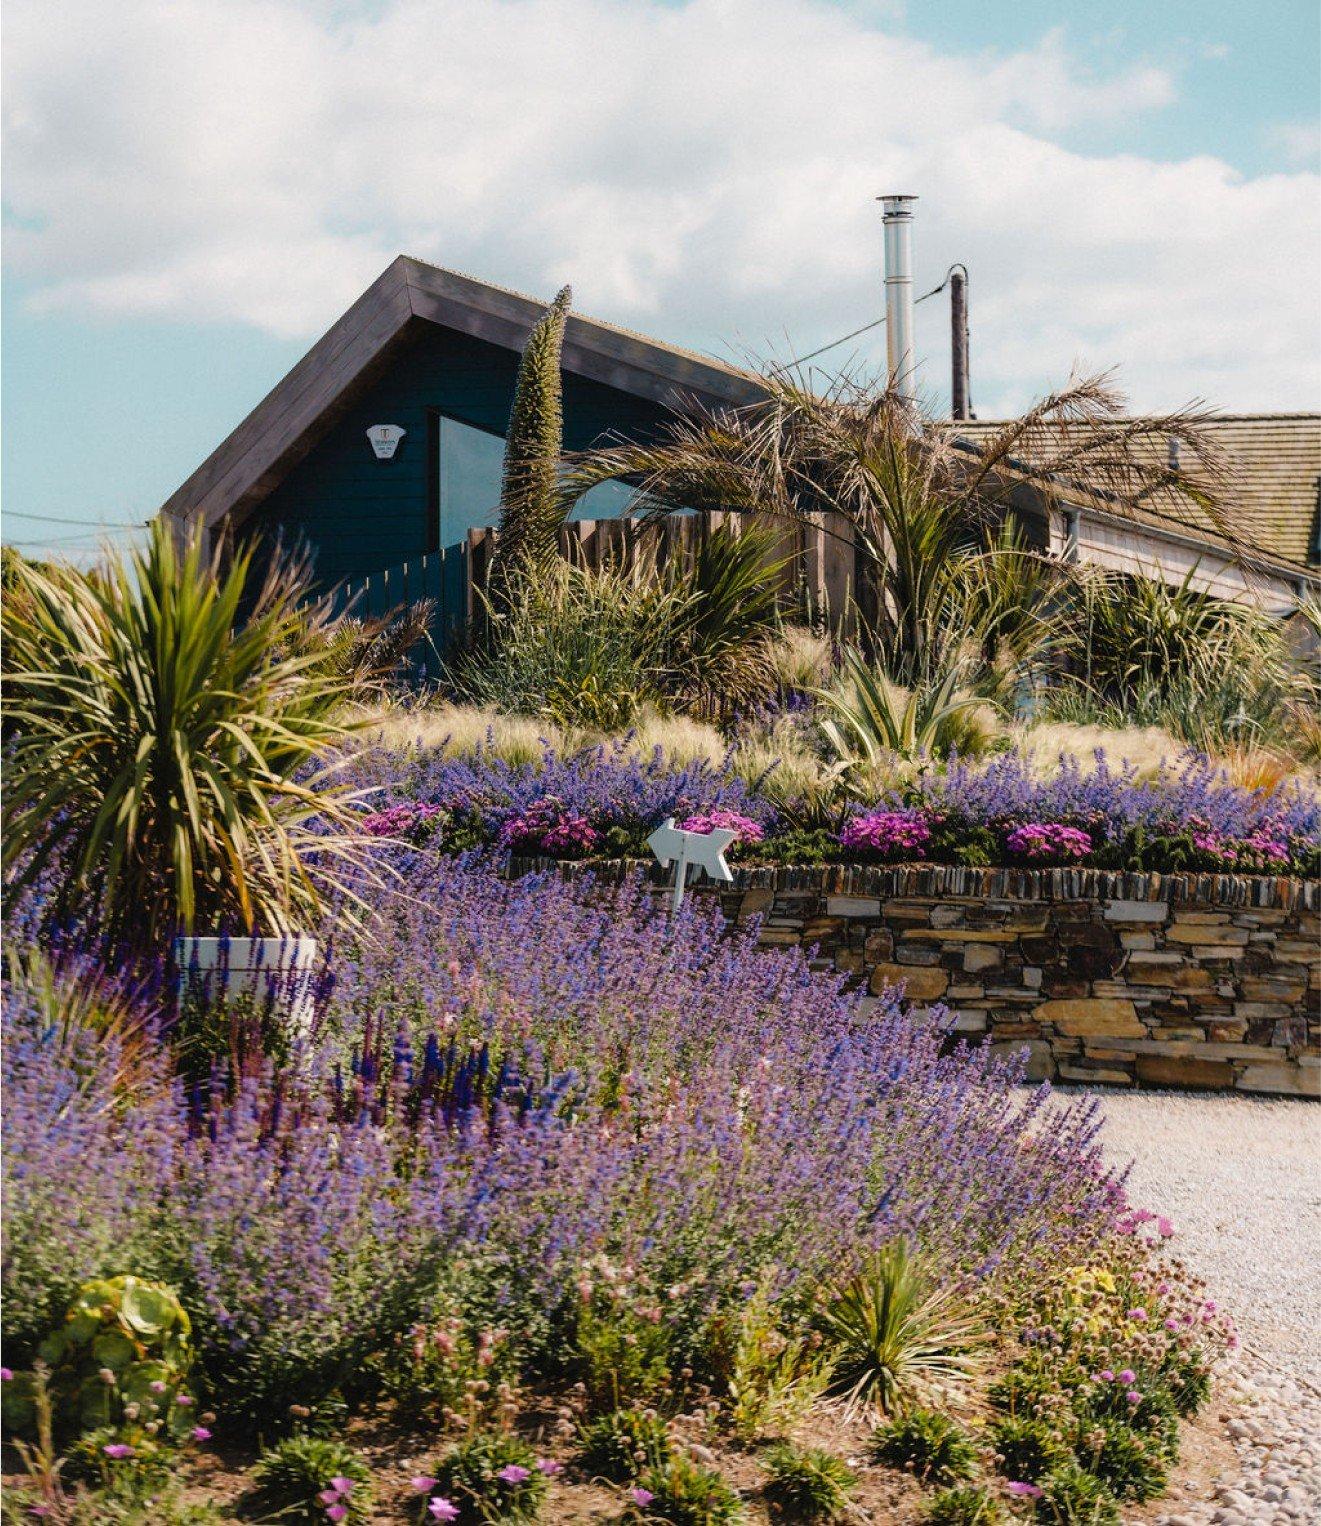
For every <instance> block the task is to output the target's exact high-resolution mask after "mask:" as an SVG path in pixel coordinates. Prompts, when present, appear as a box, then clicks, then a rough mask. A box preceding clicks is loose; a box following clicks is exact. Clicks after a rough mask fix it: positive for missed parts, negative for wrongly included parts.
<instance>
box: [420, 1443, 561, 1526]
mask: <svg viewBox="0 0 1321 1526" xmlns="http://www.w3.org/2000/svg"><path fill="white" fill-rule="evenodd" d="M537 1462H538V1459H537V1454H536V1453H535V1452H534V1451H533V1450H532V1448H531V1447H530V1446H529V1445H528V1444H527V1442H525V1441H523V1440H522V1439H521V1438H520V1437H518V1436H511V1435H498V1434H496V1433H494V1432H491V1431H479V1432H478V1433H477V1434H476V1435H473V1436H468V1437H467V1438H465V1439H464V1440H463V1441H461V1442H459V1443H458V1445H457V1446H454V1447H452V1448H451V1449H450V1450H449V1451H448V1452H447V1453H446V1454H445V1456H444V1457H442V1458H441V1459H440V1461H439V1462H438V1463H437V1464H436V1465H435V1467H434V1468H433V1469H432V1470H431V1471H432V1472H433V1473H434V1475H435V1479H436V1483H435V1488H434V1491H433V1492H434V1493H435V1494H438V1495H440V1496H441V1497H442V1498H444V1499H448V1500H451V1501H452V1502H453V1503H454V1504H455V1505H457V1506H458V1507H459V1510H460V1511H461V1512H463V1511H466V1510H467V1509H468V1507H471V1510H472V1512H473V1514H474V1515H475V1516H476V1517H477V1518H478V1519H479V1520H482V1521H508V1522H513V1523H519V1522H525V1521H535V1520H536V1518H537V1516H538V1515H539V1514H540V1511H541V1506H542V1503H543V1501H544V1500H545V1498H546V1490H547V1488H548V1484H547V1481H546V1475H545V1474H544V1473H543V1472H542V1471H541V1469H540V1468H539V1467H538V1466H537ZM459 1518H460V1519H461V1520H463V1519H466V1515H462V1514H461V1515H460V1517H459Z"/></svg>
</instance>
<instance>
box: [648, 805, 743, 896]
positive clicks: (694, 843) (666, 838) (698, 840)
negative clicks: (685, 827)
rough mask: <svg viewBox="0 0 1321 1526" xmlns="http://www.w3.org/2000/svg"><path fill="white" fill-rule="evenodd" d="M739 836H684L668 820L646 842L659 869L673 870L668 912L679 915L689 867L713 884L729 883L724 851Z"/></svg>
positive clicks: (719, 831) (722, 830)
mask: <svg viewBox="0 0 1321 1526" xmlns="http://www.w3.org/2000/svg"><path fill="white" fill-rule="evenodd" d="M737 836H738V833H737V832H731V831H729V830H728V828H726V827H715V828H714V829H713V830H712V831H710V832H684V831H681V830H680V828H678V827H676V826H675V824H674V817H673V816H669V817H667V818H666V819H665V821H663V822H662V823H661V825H660V826H658V827H657V828H656V830H655V831H654V832H653V833H652V834H651V836H650V837H649V838H648V839H647V846H648V847H649V848H650V849H651V851H652V852H653V853H654V854H655V855H656V859H657V861H658V862H659V863H660V864H661V866H662V867H665V866H667V865H669V864H673V865H674V866H675V870H674V900H673V901H672V902H671V909H672V910H674V911H678V909H679V907H680V905H681V903H682V902H683V890H684V884H685V882H686V880H687V878H688V865H689V864H695V865H696V866H697V867H698V868H699V869H705V870H706V872H707V873H708V874H709V875H710V876H711V878H712V879H713V880H725V881H729V880H732V879H733V878H734V876H733V875H732V874H731V873H730V872H729V865H728V864H727V863H726V862H725V849H726V848H727V847H729V845H730V843H732V842H733V841H734V839H735V838H736V837H737Z"/></svg>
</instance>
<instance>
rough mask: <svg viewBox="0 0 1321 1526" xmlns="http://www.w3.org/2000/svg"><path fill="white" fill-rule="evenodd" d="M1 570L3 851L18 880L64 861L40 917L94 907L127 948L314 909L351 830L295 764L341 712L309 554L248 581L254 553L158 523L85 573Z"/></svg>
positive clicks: (335, 734)
mask: <svg viewBox="0 0 1321 1526" xmlns="http://www.w3.org/2000/svg"><path fill="white" fill-rule="evenodd" d="M14 577H15V584H14V588H13V590H12V592H11V595H10V597H9V598H8V599H7V600H6V601H5V607H4V612H3V633H4V647H5V650H4V695H5V712H6V717H7V719H8V721H9V723H10V724H11V726H12V728H13V735H12V738H11V741H10V746H9V757H8V760H7V770H6V789H5V798H4V808H3V822H4V836H5V841H4V865H5V869H6V871H7V874H8V876H9V878H10V882H11V885H20V886H21V885H24V884H27V883H31V882H34V881H37V880H39V879H41V878H42V876H43V875H44V874H45V872H46V871H47V869H48V868H50V869H52V870H53V871H55V872H56V873H57V875H58V884H57V888H56V889H55V891H54V893H53V894H50V895H49V896H48V897H47V898H46V899H45V901H44V903H43V907H42V922H43V925H44V926H45V927H47V928H52V927H58V926H61V925H63V924H65V923H66V922H67V921H69V920H70V919H73V918H87V919H89V920H90V921H91V922H92V924H93V925H94V926H95V927H96V928H97V929H99V930H100V931H101V932H103V933H104V935H105V936H106V937H107V938H108V940H109V942H110V944H111V946H112V947H115V948H118V949H127V948H132V947H142V946H143V945H146V944H150V943H152V942H155V941H159V940H160V939H162V938H169V937H171V936H172V935H174V934H175V933H177V932H192V931H193V930H194V929H202V930H207V931H210V930H220V929H221V928H223V927H228V928H230V929H231V930H235V931H240V932H248V931H255V932H259V933H271V934H283V933H287V932H290V931H293V930H295V929H298V928H300V927H302V928H306V927H308V926H310V925H312V924H314V923H315V922H316V921H317V919H318V918H319V917H320V915H321V911H322V905H323V896H324V894H325V892H326V891H327V890H328V889H330V888H332V887H335V886H337V885H338V884H339V883H340V881H341V879H342V874H341V872H340V871H342V870H343V869H345V868H346V867H351V866H353V865H357V864H359V863H361V862H362V860H361V857H360V854H361V846H360V845H361V841H362V840H361V839H360V837H359V836H358V834H356V833H353V832H351V831H349V830H348V827H349V813H348V811H347V809H346V806H345V803H344V801H343V799H342V798H341V797H340V796H339V795H338V794H337V793H336V791H335V790H334V789H333V788H332V787H331V785H330V783H329V781H328V780H326V779H325V778H314V777H311V776H310V775H309V772H308V770H309V768H310V766H311V765H314V764H315V763H316V762H317V761H318V760H321V759H323V758H324V757H325V756H326V754H327V753H328V752H329V751H330V750H331V749H332V748H334V747H335V746H336V745H337V744H338V743H340V742H341V741H342V740H343V738H344V737H345V735H346V730H347V723H346V722H345V721H344V720H343V719H342V718H341V703H342V700H343V697H344V693H345V684H344V681H343V680H342V679H340V678H337V677H335V676H333V675H330V674H327V673H326V672H324V671H323V670H320V669H319V666H318V665H319V663H320V652H319V650H318V649H317V648H319V647H320V646H322V645H324V643H321V642H309V640H308V639H307V638H308V632H309V630H310V631H312V632H314V633H315V632H317V631H318V630H321V629H322V628H323V627H324V626H325V625H327V624H328V622H329V615H328V613H327V612H326V611H325V610H324V609H317V608H313V609H312V610H310V611H309V609H308V608H307V605H306V592H307V580H306V570H305V568H304V566H303V565H302V564H300V563H298V562H291V561H286V560H282V559H281V558H279V557H276V558H275V559H274V560H273V561H272V563H271V566H270V569H269V571H268V572H267V574H266V576H265V577H264V578H263V579H262V580H261V581H260V582H258V581H257V580H256V579H254V577H253V575H252V553H251V551H247V550H240V551H237V552H235V553H234V554H233V555H232V556H230V557H228V558H222V554H221V552H220V550H219V549H217V550H216V552H214V553H213V554H212V555H211V556H209V557H208V556H205V555H204V554H203V552H202V550H201V548H200V547H199V546H198V544H197V543H195V542H193V543H189V544H187V545H180V544H178V543H177V542H176V540H175V538H174V537H173V535H172V533H171V531H170V529H169V528H168V527H167V526H166V525H165V524H164V523H163V522H162V521H160V520H157V521H155V522H154V523H153V525H152V527H151V530H150V532H149V534H148V536H147V540H146V544H145V546H143V547H141V548H140V549H134V550H122V551H117V552H115V553H113V554H111V555H110V556H109V557H108V559H107V560H106V561H104V562H103V563H101V564H100V565H98V566H97V567H95V568H93V569H92V570H91V571H89V572H86V573H84V572H80V571H79V570H77V569H76V568H73V567H69V566H51V567H48V568H46V569H44V570H43V569H38V568H37V567H34V566H32V565H31V564H24V565H20V566H19V567H18V568H17V569H16V570H15V572H14ZM245 605H246V606H247V607H246V611H245ZM352 904H353V902H352V897H350V898H349V903H348V905H349V907H350V908H351V906H352Z"/></svg>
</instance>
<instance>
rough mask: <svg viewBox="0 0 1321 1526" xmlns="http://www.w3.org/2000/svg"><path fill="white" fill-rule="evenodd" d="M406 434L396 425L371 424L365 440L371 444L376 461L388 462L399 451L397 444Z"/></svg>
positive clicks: (405, 431)
mask: <svg viewBox="0 0 1321 1526" xmlns="http://www.w3.org/2000/svg"><path fill="white" fill-rule="evenodd" d="M407 432H408V431H407V430H405V429H400V427H399V426H398V424H373V425H372V427H371V428H370V429H369V430H368V431H367V438H368V439H369V440H370V441H371V442H372V449H373V450H374V451H375V452H376V459H377V460H378V461H388V460H389V459H390V458H391V456H393V455H394V453H395V451H397V450H398V449H399V442H400V440H402V439H403V437H404V435H405V434H407Z"/></svg>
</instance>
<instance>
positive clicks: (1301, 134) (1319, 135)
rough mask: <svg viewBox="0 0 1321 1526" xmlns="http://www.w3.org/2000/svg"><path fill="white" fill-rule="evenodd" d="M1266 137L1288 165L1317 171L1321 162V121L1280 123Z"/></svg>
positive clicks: (1270, 129)
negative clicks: (1317, 166) (1319, 161)
mask: <svg viewBox="0 0 1321 1526" xmlns="http://www.w3.org/2000/svg"><path fill="white" fill-rule="evenodd" d="M1266 136H1267V140H1268V142H1269V143H1270V145H1271V147H1272V148H1274V149H1275V150H1276V151H1277V152H1278V153H1280V154H1282V155H1283V157H1284V162H1285V163H1286V164H1289V165H1292V166H1294V167H1296V168H1299V169H1315V168H1316V165H1317V162H1318V160H1321V121H1311V122H1278V123H1277V124H1276V125H1275V126H1274V127H1272V128H1269V129H1268V131H1267V135H1266Z"/></svg>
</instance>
